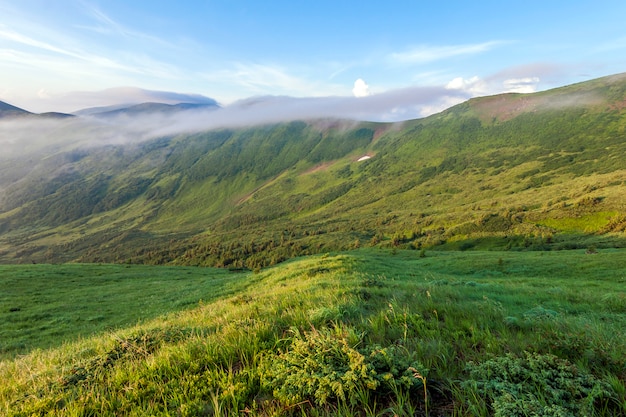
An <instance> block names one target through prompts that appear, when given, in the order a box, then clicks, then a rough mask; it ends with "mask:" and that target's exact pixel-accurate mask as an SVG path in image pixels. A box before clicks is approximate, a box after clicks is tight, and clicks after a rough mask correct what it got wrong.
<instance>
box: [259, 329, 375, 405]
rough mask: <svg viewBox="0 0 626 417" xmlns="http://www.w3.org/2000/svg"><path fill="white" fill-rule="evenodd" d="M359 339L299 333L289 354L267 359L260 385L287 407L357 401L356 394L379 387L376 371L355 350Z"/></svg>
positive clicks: (350, 335)
mask: <svg viewBox="0 0 626 417" xmlns="http://www.w3.org/2000/svg"><path fill="white" fill-rule="evenodd" d="M359 339H360V338H359V337H358V336H356V335H355V334H354V333H353V332H350V331H346V330H342V329H339V328H335V329H331V330H321V331H317V330H315V329H314V330H313V331H311V332H306V333H304V335H302V334H301V333H300V332H299V331H297V330H296V331H295V337H294V338H293V342H292V344H291V346H290V348H289V349H288V350H286V351H284V352H281V353H280V354H278V355H271V356H269V357H267V358H266V360H265V362H264V364H265V366H264V369H263V375H262V378H261V384H262V386H264V387H265V388H268V389H270V390H271V391H272V392H273V395H274V397H275V398H276V399H278V400H279V401H281V402H284V403H285V404H288V405H293V404H298V403H300V402H303V401H311V402H314V403H316V404H318V405H324V404H326V403H328V402H329V400H331V399H337V400H342V401H346V400H355V398H354V397H353V396H354V395H356V392H357V391H362V390H363V389H371V390H373V389H376V387H377V386H378V380H377V379H376V378H375V371H374V369H373V368H372V366H371V365H369V364H367V363H366V360H365V356H364V355H362V354H361V353H359V352H358V351H357V350H356V349H355V348H354V347H353V346H352V345H353V344H354V343H358V342H359ZM350 342H352V343H350Z"/></svg>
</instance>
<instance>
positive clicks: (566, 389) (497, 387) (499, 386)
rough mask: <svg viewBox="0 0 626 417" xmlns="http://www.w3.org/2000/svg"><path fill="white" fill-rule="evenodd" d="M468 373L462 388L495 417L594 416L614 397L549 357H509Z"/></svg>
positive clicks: (473, 366)
mask: <svg viewBox="0 0 626 417" xmlns="http://www.w3.org/2000/svg"><path fill="white" fill-rule="evenodd" d="M468 370H469V374H470V379H469V380H467V381H465V382H463V383H462V386H464V387H465V388H471V389H474V390H476V391H477V392H478V393H479V394H480V395H481V396H483V397H485V398H486V399H487V400H488V401H490V402H491V407H492V408H493V412H494V415H495V416H496V417H498V416H507V417H511V416H574V415H593V411H594V408H595V407H596V406H601V405H602V406H604V407H606V406H607V405H608V403H609V400H610V398H611V397H614V392H613V390H612V388H611V387H610V386H609V385H608V384H607V383H605V382H603V381H600V380H597V379H596V378H595V377H594V376H593V375H591V374H588V373H585V372H582V371H581V370H579V369H578V368H577V367H576V366H575V365H573V364H571V363H570V362H568V361H566V360H564V359H559V358H558V357H556V356H554V355H541V354H537V353H528V352H526V354H525V356H524V357H518V356H515V355H513V354H508V355H506V356H502V357H497V358H495V359H491V360H488V361H486V362H483V363H481V364H475V363H470V364H469V365H468ZM602 403H604V404H602Z"/></svg>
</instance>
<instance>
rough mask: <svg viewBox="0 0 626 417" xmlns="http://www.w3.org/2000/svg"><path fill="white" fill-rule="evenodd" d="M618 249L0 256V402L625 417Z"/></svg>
mask: <svg viewBox="0 0 626 417" xmlns="http://www.w3.org/2000/svg"><path fill="white" fill-rule="evenodd" d="M625 255H626V251H624V250H623V249H601V250H599V251H598V253H595V254H587V253H586V252H585V251H584V250H571V251H551V252H512V251H508V252H499V251H466V252H459V251H450V252H444V251H441V252H439V251H429V250H427V251H404V250H395V249H394V250H383V249H373V248H369V249H359V250H355V251H350V252H343V253H333V254H325V255H316V256H310V257H302V258H297V259H293V260H290V261H287V262H284V263H282V264H279V265H277V266H274V267H271V268H267V269H263V270H261V271H256V272H237V273H233V272H229V271H226V270H216V269H210V268H178V267H150V266H135V265H133V266H130V267H128V268H127V267H126V266H123V265H120V266H112V265H59V266H55V265H24V266H3V267H0V268H1V269H0V273H1V275H0V277H1V279H2V288H3V290H2V297H3V298H2V299H1V300H0V303H1V304H0V305H1V311H0V314H2V320H1V321H0V334H2V343H3V349H4V351H3V359H2V361H1V362H0V381H1V382H0V414H3V415H7V416H30V415H55V416H79V415H80V416H86V415H99V416H100V415H104V416H107V415H109V416H114V415H162V416H218V415H219V416H223V415H231V416H232V415H252V416H269V415H277V416H295V415H311V416H325V415H341V416H395V415H398V416H413V415H427V416H439V415H450V416H490V415H497V416H526V415H528V416H530V415H532V416H577V415H588V416H620V415H621V416H623V415H626V386H625V381H626V290H625V288H626V285H625V284H626V256H625ZM27 283H28V285H27ZM200 300H202V301H201V302H200ZM104 306H107V308H108V310H104ZM11 317H12V318H11ZM93 318H96V319H95V320H94V319H93ZM20 320H21V321H20ZM66 322H69V323H70V325H68V324H67V323H66ZM57 324H58V326H57ZM20 326H22V327H21V329H20ZM56 327H59V329H60V330H58V333H55V332H54V328H56ZM38 334H41V335H38Z"/></svg>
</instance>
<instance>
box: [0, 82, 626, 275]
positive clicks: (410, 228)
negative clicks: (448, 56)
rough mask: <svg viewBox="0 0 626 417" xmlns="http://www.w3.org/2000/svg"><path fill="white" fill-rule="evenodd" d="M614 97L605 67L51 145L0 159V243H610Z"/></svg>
mask: <svg viewBox="0 0 626 417" xmlns="http://www.w3.org/2000/svg"><path fill="white" fill-rule="evenodd" d="M625 103H626V79H625V77H624V76H623V75H619V76H613V77H606V78H603V79H599V80H593V81H590V82H586V83H581V84H576V85H572V86H567V87H563V88H559V89H555V90H552V91H547V92H541V93H536V94H530V95H521V94H506V95H499V96H493V97H483V98H478V99H473V100H470V101H468V102H465V103H462V104H460V105H458V106H455V107H453V108H450V109H448V110H446V111H444V112H442V113H440V114H437V115H434V116H431V117H428V118H425V119H421V120H414V121H410V122H405V123H397V124H384V123H356V122H346V121H336V120H317V121H306V122H305V121H302V122H291V123H283V124H275V125H266V126H260V127H249V128H240V129H221V130H213V131H208V132H203V133H198V134H186V135H178V136H169V137H162V138H159V139H154V140H151V141H148V142H143V143H140V144H135V145H132V146H131V145H126V146H121V145H120V146H106V147H100V148H89V149H78V150H74V151H71V152H61V153H57V154H55V155H50V156H46V157H45V158H42V159H40V160H38V161H37V164H36V165H35V166H34V167H33V169H32V170H30V171H29V173H28V174H27V175H25V176H24V177H22V178H20V179H18V180H15V179H12V180H11V179H10V178H9V177H8V175H6V174H2V173H1V172H0V188H4V193H3V197H2V199H1V200H0V232H1V233H2V236H1V237H0V259H2V260H3V261H5V262H7V261H10V262H16V261H20V262H21V261H67V260H81V261H131V262H147V263H167V262H172V263H183V264H202V265H218V266H236V267H241V266H247V267H250V268H255V267H258V266H264V265H268V264H271V263H276V262H279V261H281V260H284V259H286V258H288V257H291V256H296V255H300V254H307V253H315V252H320V251H326V250H334V249H349V248H352V247H358V246H362V245H391V246H397V247H407V248H408V247H411V248H424V247H433V246H439V247H450V248H460V249H468V248H472V247H490V248H502V249H505V248H510V249H515V248H517V249H524V248H535V249H550V248H567V247H585V246H588V245H612V246H616V245H617V246H619V245H623V240H624V233H623V232H624V229H626V206H625V204H626V191H625V189H626V187H625V185H626V162H625V161H624V159H623V155H624V154H625V152H626V137H625V130H626V114H625V110H624V108H625V107H626V106H625ZM363 156H368V157H369V159H365V160H363V159H362V157H363ZM19 163H20V162H19V158H18V159H15V160H12V161H11V162H9V163H8V165H7V166H10V165H11V164H19Z"/></svg>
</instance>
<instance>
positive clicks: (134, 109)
mask: <svg viewBox="0 0 626 417" xmlns="http://www.w3.org/2000/svg"><path fill="white" fill-rule="evenodd" d="M218 108H219V105H218V104H217V103H216V102H213V103H177V104H165V103H141V104H135V105H132V106H127V107H118V106H115V108H113V109H108V108H103V109H102V111H99V110H98V109H85V110H82V111H79V112H78V114H82V115H89V116H93V117H97V118H113V117H118V116H128V117H137V116H142V115H147V114H173V113H177V112H182V111H186V110H215V109H218Z"/></svg>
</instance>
